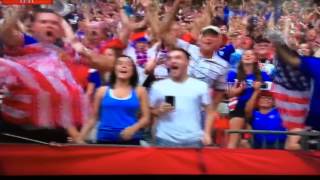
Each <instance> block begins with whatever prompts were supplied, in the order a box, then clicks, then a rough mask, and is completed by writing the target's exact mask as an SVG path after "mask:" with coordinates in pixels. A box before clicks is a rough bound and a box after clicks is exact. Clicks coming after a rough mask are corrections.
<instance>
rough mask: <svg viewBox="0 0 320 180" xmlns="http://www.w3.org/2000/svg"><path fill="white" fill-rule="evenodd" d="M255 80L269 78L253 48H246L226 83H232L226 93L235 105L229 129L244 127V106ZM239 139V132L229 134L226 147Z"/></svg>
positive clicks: (232, 145)
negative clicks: (236, 69)
mask: <svg viewBox="0 0 320 180" xmlns="http://www.w3.org/2000/svg"><path fill="white" fill-rule="evenodd" d="M255 81H260V82H265V81H271V78H270V77H269V76H268V75H267V74H266V73H265V72H261V71H260V69H259V64H258V62H257V58H256V55H255V53H254V51H253V50H246V51H245V52H244V54H243V56H242V59H241V62H240V64H239V66H238V71H237V73H236V72H234V71H230V72H229V74H228V83H229V84H232V86H231V87H230V89H229V90H228V95H229V96H230V97H231V98H233V100H234V103H235V106H234V109H231V112H230V116H231V120H230V129H232V130H240V129H242V128H244V127H245V125H246V121H245V111H244V110H245V106H246V103H247V102H248V101H249V99H250V97H251V96H252V94H253V92H254V89H253V83H254V82H255ZM239 140H240V135H239V134H230V136H229V141H228V148H236V147H237V146H238V143H239Z"/></svg>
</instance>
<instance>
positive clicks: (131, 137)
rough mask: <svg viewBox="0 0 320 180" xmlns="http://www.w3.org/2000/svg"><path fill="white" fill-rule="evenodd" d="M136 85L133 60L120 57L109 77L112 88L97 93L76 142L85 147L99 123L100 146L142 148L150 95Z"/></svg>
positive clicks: (99, 90) (104, 88) (147, 120)
mask: <svg viewBox="0 0 320 180" xmlns="http://www.w3.org/2000/svg"><path fill="white" fill-rule="evenodd" d="M137 84H138V73H137V70H136V66H135V64H134V62H133V60H132V59H131V58H130V57H128V56H124V55H122V56H120V57H119V58H118V60H117V61H116V63H115V67H114V70H113V72H112V73H111V75H110V86H109V87H106V86H102V87H100V88H99V89H98V90H97V93H96V94H95V99H94V104H93V113H92V116H91V117H90V119H89V121H88V123H87V124H86V125H85V126H84V127H83V128H82V130H81V133H80V136H79V138H78V139H77V141H76V142H78V143H83V142H84V139H85V137H86V136H87V135H88V133H89V132H90V130H91V129H92V128H93V127H94V126H95V124H96V122H97V121H99V122H100V123H99V126H98V129H97V141H98V143H103V144H126V145H139V141H140V139H141V138H142V132H141V131H140V130H141V129H142V128H144V127H145V126H146V125H147V124H148V123H149V102H148V94H147V91H146V90H145V89H144V88H143V87H140V86H138V87H137Z"/></svg>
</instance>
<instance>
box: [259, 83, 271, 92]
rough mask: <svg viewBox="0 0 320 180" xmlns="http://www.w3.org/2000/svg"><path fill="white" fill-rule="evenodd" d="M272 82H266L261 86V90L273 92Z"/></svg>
mask: <svg viewBox="0 0 320 180" xmlns="http://www.w3.org/2000/svg"><path fill="white" fill-rule="evenodd" d="M271 85H272V83H271V82H265V83H263V84H262V85H261V87H260V89H261V90H265V91H270V90H271Z"/></svg>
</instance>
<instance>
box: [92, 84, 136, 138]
mask: <svg viewBox="0 0 320 180" xmlns="http://www.w3.org/2000/svg"><path fill="white" fill-rule="evenodd" d="M112 92H113V91H112V90H111V89H108V90H107V92H106V94H105V96H104V97H103V99H102V101H101V103H100V108H99V126H98V130H97V140H98V141H106V142H121V141H122V139H121V137H120V133H121V131H122V130H124V129H125V128H127V127H129V126H132V125H133V124H135V123H136V122H137V121H138V112H139V110H140V102H139V98H138V96H137V94H136V92H135V90H132V91H131V93H130V95H129V97H127V98H117V97H115V96H114V95H113V94H112ZM141 138H142V133H141V132H137V133H136V134H135V135H134V137H133V140H139V139H141Z"/></svg>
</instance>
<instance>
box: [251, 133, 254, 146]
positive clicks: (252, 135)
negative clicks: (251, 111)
mask: <svg viewBox="0 0 320 180" xmlns="http://www.w3.org/2000/svg"><path fill="white" fill-rule="evenodd" d="M254 135H255V133H251V137H252V138H251V139H252V145H251V147H254Z"/></svg>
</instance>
